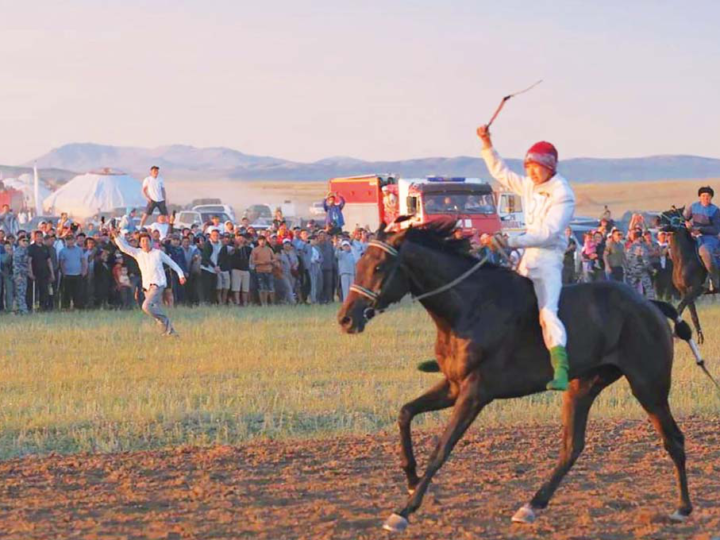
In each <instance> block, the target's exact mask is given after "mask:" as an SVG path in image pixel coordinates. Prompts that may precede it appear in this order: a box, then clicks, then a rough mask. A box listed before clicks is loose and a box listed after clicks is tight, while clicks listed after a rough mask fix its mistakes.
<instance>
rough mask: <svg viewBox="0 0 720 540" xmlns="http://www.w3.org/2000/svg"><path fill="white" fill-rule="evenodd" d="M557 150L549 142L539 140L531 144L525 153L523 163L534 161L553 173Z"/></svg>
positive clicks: (555, 167)
mask: <svg viewBox="0 0 720 540" xmlns="http://www.w3.org/2000/svg"><path fill="white" fill-rule="evenodd" d="M557 162H558V152H557V150H556V148H555V147H554V146H553V145H552V144H550V143H549V142H545V141H540V142H538V143H535V144H533V145H532V146H531V147H530V150H528V151H527V154H525V165H527V164H528V163H536V164H538V165H540V166H541V167H545V168H546V169H548V170H549V171H550V172H552V173H554V172H555V171H556V170H557Z"/></svg>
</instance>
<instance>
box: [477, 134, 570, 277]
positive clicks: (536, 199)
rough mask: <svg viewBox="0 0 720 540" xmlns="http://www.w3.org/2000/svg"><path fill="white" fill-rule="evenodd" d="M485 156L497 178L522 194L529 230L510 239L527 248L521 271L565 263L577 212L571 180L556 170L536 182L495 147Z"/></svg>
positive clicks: (515, 191) (486, 162)
mask: <svg viewBox="0 0 720 540" xmlns="http://www.w3.org/2000/svg"><path fill="white" fill-rule="evenodd" d="M482 157H483V159H484V160H485V164H486V165H487V168H488V170H489V171H490V174H491V175H492V176H493V178H495V180H497V181H498V182H499V183H500V184H502V185H503V187H505V188H506V189H508V190H510V191H512V192H514V193H517V194H518V195H520V196H521V197H522V204H523V210H524V211H525V224H526V232H525V233H523V234H521V235H518V236H515V237H511V238H510V239H509V241H508V244H509V245H510V247H513V248H523V249H524V250H525V252H524V254H523V258H522V261H521V262H520V267H519V268H518V272H519V273H520V274H522V275H526V276H527V275H528V274H529V273H531V272H530V271H531V270H533V269H539V268H542V267H550V266H558V265H559V266H560V267H562V259H563V255H564V253H565V249H566V248H567V245H568V240H567V237H566V236H565V229H566V228H567V226H568V224H569V223H570V220H571V219H572V217H573V214H574V213H575V193H574V192H573V190H572V188H571V187H570V184H568V181H567V180H565V178H563V177H562V176H560V175H559V174H555V176H553V177H552V178H551V179H550V180H548V181H547V182H545V183H543V184H540V185H535V183H534V182H533V181H532V180H531V179H530V178H529V177H527V176H520V175H519V174H516V173H514V172H512V171H511V170H510V169H509V168H508V166H507V165H506V164H505V162H504V161H503V159H502V158H501V157H500V155H499V154H498V153H497V152H496V151H495V149H494V148H487V149H483V151H482Z"/></svg>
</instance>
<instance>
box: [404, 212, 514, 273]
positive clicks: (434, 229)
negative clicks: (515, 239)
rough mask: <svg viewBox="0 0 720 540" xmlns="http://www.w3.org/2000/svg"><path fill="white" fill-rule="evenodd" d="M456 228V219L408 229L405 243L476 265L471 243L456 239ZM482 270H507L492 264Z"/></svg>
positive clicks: (485, 265)
mask: <svg viewBox="0 0 720 540" xmlns="http://www.w3.org/2000/svg"><path fill="white" fill-rule="evenodd" d="M455 228H456V220H454V219H449V220H438V221H433V222H430V223H427V224H424V225H422V226H420V227H410V228H408V229H407V232H406V236H405V241H407V242H412V243H413V244H416V245H419V246H423V247H425V248H427V249H429V250H431V251H436V252H438V253H443V254H445V255H449V256H451V257H455V258H457V259H460V260H462V261H464V262H466V263H471V264H476V263H477V262H478V259H477V257H474V256H473V255H471V254H470V241H469V240H468V239H467V238H462V239H457V238H454V237H453V232H454V231H455ZM482 268H483V269H486V268H487V269H490V268H495V269H502V270H507V269H506V268H505V267H503V266H498V265H496V264H493V263H490V262H486V263H485V264H484V265H483V266H482Z"/></svg>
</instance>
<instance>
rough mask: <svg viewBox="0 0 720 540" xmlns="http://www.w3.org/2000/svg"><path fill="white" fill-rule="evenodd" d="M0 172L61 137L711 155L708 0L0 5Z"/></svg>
mask: <svg viewBox="0 0 720 540" xmlns="http://www.w3.org/2000/svg"><path fill="white" fill-rule="evenodd" d="M0 13H2V19H1V21H0V25H2V26H1V27H2V33H1V34H0V35H1V36H2V40H3V47H2V52H1V53H0V55H1V59H2V62H0V66H2V68H3V81H2V84H0V118H3V123H4V127H5V129H4V130H3V137H2V139H0V140H1V141H2V144H0V163H2V164H18V163H22V162H25V161H28V160H30V159H32V158H33V157H35V156H38V155H40V154H43V153H45V152H46V151H48V150H50V149H51V148H53V147H57V146H60V145H62V144H65V143H69V142H97V143H102V144H118V145H128V146H158V145H164V144H173V143H182V144H192V145H195V146H228V147H232V148H236V149H238V150H241V151H243V152H247V153H251V154H262V155H273V156H278V157H284V158H288V159H295V160H299V161H312V160H316V159H320V158H323V157H328V156H334V155H349V156H354V157H360V158H365V159H406V158H413V157H428V156H456V155H476V154H477V152H478V143H477V140H476V137H475V135H474V131H475V127H476V126H477V125H478V124H480V123H483V122H485V121H486V120H487V119H488V118H489V117H490V115H491V114H492V112H493V110H494V109H495V107H496V106H497V104H498V102H499V100H500V98H501V97H502V96H503V95H505V94H507V93H509V92H512V91H514V90H518V89H521V88H523V87H525V86H527V85H528V84H530V83H532V82H534V81H535V80H537V79H541V78H542V79H544V83H543V84H542V85H540V86H539V87H538V88H537V89H535V90H534V91H533V92H531V93H528V94H526V95H523V96H521V97H518V98H517V99H516V100H513V101H510V102H509V103H508V105H507V107H506V109H505V110H504V111H503V113H502V115H501V116H500V118H499V119H498V120H497V122H496V125H495V126H494V135H495V142H496V146H497V147H498V148H499V150H501V152H502V153H504V154H506V155H508V156H513V157H515V156H521V155H522V154H523V153H524V151H525V149H526V148H527V147H528V146H529V145H530V144H531V143H533V142H535V141H536V140H538V139H545V140H550V141H552V142H554V143H555V144H556V145H557V146H558V148H559V150H560V154H561V158H563V157H580V156H592V157H628V156H642V155H653V154H669V153H673V154H676V153H684V154H697V155H704V156H710V157H720V134H719V133H718V126H720V99H719V98H720V30H719V29H718V28H717V21H719V20H720V2H711V1H702V2H701V1H695V2H693V1H687V2H680V1H675V2H668V1H661V0H658V1H653V2H651V1H632V2H620V1H606V2H602V3H599V2H580V1H577V2H571V1H555V2H542V1H533V2H520V1H504V2H497V1H477V0H476V1H454V2H453V1H446V2H439V1H427V0H420V1H418V0H415V1H412V2H393V1H389V0H386V1H383V2H381V1H375V0H365V1H362V2H343V1H341V0H335V1H332V2H331V1H325V0H321V1H313V2H290V1H272V0H271V1H265V2H255V1H254V2H245V1H243V0H240V1H234V2H230V1H205V2H200V1H194V0H193V1H185V2H183V1H174V2H164V1H151V2H147V1H146V2H139V1H135V0H125V1H123V2H118V1H113V0H110V1H106V2H97V1H94V2H90V1H81V0H67V1H60V2H49V1H46V2H34V1H32V0H29V1H26V2H17V1H8V0H0Z"/></svg>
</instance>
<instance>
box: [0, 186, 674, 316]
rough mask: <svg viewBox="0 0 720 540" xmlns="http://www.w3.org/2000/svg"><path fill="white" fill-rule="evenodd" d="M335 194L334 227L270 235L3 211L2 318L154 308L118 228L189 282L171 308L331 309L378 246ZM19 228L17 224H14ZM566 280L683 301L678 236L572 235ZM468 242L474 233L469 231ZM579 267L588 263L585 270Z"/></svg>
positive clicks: (489, 253)
mask: <svg viewBox="0 0 720 540" xmlns="http://www.w3.org/2000/svg"><path fill="white" fill-rule="evenodd" d="M338 199H339V201H337V204H336V201H335V200H334V198H331V196H328V200H326V204H328V202H329V205H330V206H329V207H328V208H329V210H330V211H329V212H328V213H327V217H326V219H325V221H323V222H315V221H313V220H310V221H308V222H307V223H305V224H304V226H302V227H300V226H295V227H292V228H291V227H289V226H288V224H287V223H286V221H285V220H284V219H283V216H282V212H280V211H279V210H278V211H277V212H276V214H275V219H274V220H273V222H272V224H271V225H270V226H269V228H267V229H264V230H258V229H256V228H254V227H253V226H251V225H250V223H249V221H248V220H247V218H243V219H242V220H241V221H240V223H237V224H236V223H233V222H230V221H227V222H225V223H221V222H220V220H219V218H217V217H213V218H212V220H211V221H210V222H208V223H206V224H204V225H203V226H198V225H193V226H192V227H183V228H176V227H175V226H174V216H166V215H160V216H158V219H157V222H155V223H153V224H152V225H150V226H148V227H147V228H143V229H140V228H139V226H138V225H137V220H136V216H135V212H134V211H133V210H130V211H129V212H128V213H127V214H126V215H125V216H124V217H123V218H122V219H121V220H120V221H119V223H112V224H111V223H107V224H105V223H103V224H102V226H100V227H94V226H92V225H90V226H87V227H83V226H82V225H80V224H79V223H75V222H73V221H72V220H70V219H69V218H68V216H67V215H66V214H62V215H61V217H60V220H59V221H58V222H57V223H50V222H44V221H42V222H40V224H39V226H38V229H37V230H34V231H24V230H22V229H19V230H18V228H17V223H13V219H12V217H8V213H7V209H3V212H2V213H0V274H1V275H2V280H1V281H0V309H2V310H3V311H5V312H13V313H18V314H25V313H29V312H30V311H33V310H43V311H49V310H54V309H97V308H101V309H103V308H115V309H131V308H133V307H137V306H141V305H142V302H143V300H144V297H143V290H142V285H141V283H142V282H141V276H140V270H139V268H138V265H137V262H136V261H135V260H134V259H133V258H132V257H129V256H127V255H124V254H123V253H122V252H121V251H120V250H119V249H118V248H117V246H116V244H115V243H114V242H113V241H112V240H111V236H110V232H111V229H112V228H113V227H116V228H118V229H120V230H121V231H122V233H123V234H124V235H125V238H126V239H127V241H128V243H129V244H130V245H131V246H134V247H137V246H138V244H139V241H138V238H139V235H140V232H141V231H147V232H149V233H150V234H151V236H152V240H153V246H154V247H155V248H157V249H162V250H163V251H165V253H167V255H168V256H170V258H172V260H173V261H175V262H176V263H177V264H178V265H179V266H180V268H182V270H183V272H184V273H185V275H186V276H187V282H186V283H185V284H184V285H183V284H180V282H179V280H178V276H177V274H175V273H174V272H172V271H170V269H167V276H166V277H167V282H168V287H167V289H166V290H165V292H164V299H163V300H164V303H165V304H166V305H168V306H172V305H175V304H179V305H188V306H195V305H199V304H214V305H232V306H249V305H271V304H291V305H297V304H327V303H331V302H335V301H342V300H343V298H344V297H345V296H346V295H347V294H348V292H349V288H350V285H351V284H352V282H353V279H354V276H355V264H356V262H357V261H358V260H359V258H360V257H361V256H362V254H363V253H364V252H365V249H366V248H367V245H368V242H369V241H370V240H371V239H372V238H373V233H372V232H371V231H369V230H365V229H361V228H358V229H356V230H355V231H353V232H352V233H351V234H350V233H347V232H343V231H342V230H341V227H340V226H341V225H342V220H343V217H342V206H343V203H344V201H343V200H342V199H341V198H338ZM10 225H12V227H11V226H10ZM473 233H474V234H473V235H472V236H471V244H470V246H471V253H472V254H473V255H475V256H476V257H478V258H487V260H488V261H489V262H491V263H494V264H498V265H505V266H513V265H515V264H517V262H518V258H519V256H520V254H518V253H515V252H513V253H510V254H509V256H510V258H509V259H506V258H505V257H504V256H501V253H499V252H498V251H497V248H496V247H495V245H494V243H493V241H492V237H491V236H490V235H488V234H479V235H478V234H477V231H473ZM567 235H568V239H569V245H568V249H567V252H566V256H565V264H564V268H563V282H564V283H575V282H593V281H601V280H615V281H621V282H625V283H628V284H629V285H630V286H632V287H634V288H636V289H637V290H638V292H640V293H641V294H643V295H645V296H647V297H648V298H669V297H671V296H673V293H674V288H673V285H672V261H671V260H670V257H669V253H668V250H669V246H668V241H667V240H668V239H667V237H666V234H665V233H664V232H662V231H660V232H658V233H657V234H656V235H655V234H653V233H652V232H651V230H650V229H649V228H648V227H647V226H646V224H645V222H644V220H643V219H642V216H640V215H636V216H633V218H632V220H631V222H630V226H629V230H628V231H627V234H626V233H625V232H624V231H622V230H620V229H618V228H617V227H614V226H613V222H612V219H611V218H610V217H609V216H608V217H606V218H603V219H601V220H600V225H599V226H598V227H597V229H595V230H591V231H588V232H587V233H585V234H584V238H583V242H582V245H578V242H577V241H576V240H575V236H574V235H573V233H572V231H571V230H570V229H569V228H568V230H567ZM457 236H458V237H462V231H460V230H458V231H457ZM578 263H579V264H578Z"/></svg>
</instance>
